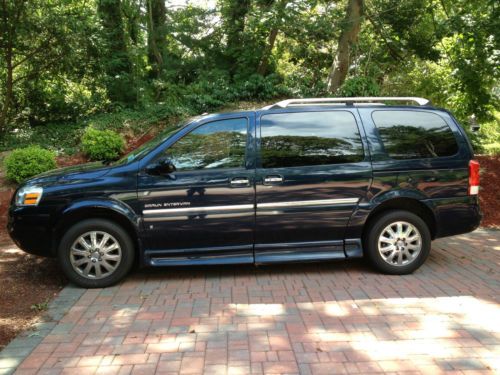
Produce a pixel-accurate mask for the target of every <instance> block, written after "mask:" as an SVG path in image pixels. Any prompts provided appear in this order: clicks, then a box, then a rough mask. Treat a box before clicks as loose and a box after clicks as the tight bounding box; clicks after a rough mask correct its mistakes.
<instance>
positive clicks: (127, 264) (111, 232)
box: [57, 219, 135, 288]
mask: <svg viewBox="0 0 500 375" xmlns="http://www.w3.org/2000/svg"><path fill="white" fill-rule="evenodd" d="M134 253H135V251H134V244H133V242H132V240H131V238H130V236H129V235H128V234H127V233H126V232H125V230H123V228H122V227H120V226H119V225H116V224H115V223H113V222H111V221H108V220H103V219H91V220H85V221H82V222H81V223H78V224H75V225H74V226H72V227H71V228H70V229H68V230H67V231H66V233H65V234H64V236H63V237H62V239H61V241H60V243H59V248H58V253H57V256H58V259H59V264H60V265H61V268H62V269H63V272H64V274H65V275H66V276H67V277H68V279H70V280H71V281H72V282H73V283H75V284H77V285H78V286H81V287H83V288H105V287H107V286H111V285H113V284H116V283H117V282H119V281H120V280H122V279H123V278H124V277H125V276H126V275H127V273H128V272H129V271H130V269H131V268H132V265H133V263H134Z"/></svg>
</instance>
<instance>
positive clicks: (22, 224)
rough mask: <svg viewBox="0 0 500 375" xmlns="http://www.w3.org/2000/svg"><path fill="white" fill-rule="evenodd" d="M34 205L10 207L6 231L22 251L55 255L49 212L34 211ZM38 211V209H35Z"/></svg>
mask: <svg viewBox="0 0 500 375" xmlns="http://www.w3.org/2000/svg"><path fill="white" fill-rule="evenodd" d="M34 209H36V207H11V208H10V210H9V218H8V222H7V231H8V232H9V235H10V237H11V238H12V240H13V241H14V243H15V244H16V245H17V246H18V247H19V248H21V249H22V250H23V251H25V252H27V253H30V254H35V255H41V256H46V257H53V256H55V252H54V246H53V242H52V228H51V222H50V215H49V213H44V212H41V213H38V212H36V213H35V212H34ZM37 211H38V210H37Z"/></svg>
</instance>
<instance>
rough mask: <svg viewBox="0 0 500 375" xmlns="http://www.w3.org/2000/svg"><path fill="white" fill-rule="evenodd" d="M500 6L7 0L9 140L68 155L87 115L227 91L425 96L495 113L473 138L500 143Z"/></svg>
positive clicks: (262, 95)
mask: <svg viewBox="0 0 500 375" xmlns="http://www.w3.org/2000/svg"><path fill="white" fill-rule="evenodd" d="M499 8H500V7H499V3H498V2H497V1H495V0H475V1H472V2H471V1H468V0H453V1H452V0H404V1H401V0H217V1H215V0H212V1H208V0H205V1H203V0H198V1H194V0H193V1H180V0H176V1H168V0H167V1H165V0H35V1H27V0H0V147H1V148H2V149H4V150H5V149H11V148H14V147H19V146H23V145H28V144H32V143H36V144H39V145H42V146H44V147H47V148H51V149H53V150H55V151H59V152H63V153H69V154H71V153H73V152H76V151H78V147H77V146H75V145H76V144H78V141H76V140H77V139H79V138H78V137H79V136H80V135H81V133H82V132H83V129H84V128H85V127H86V126H88V125H89V124H90V125H93V126H96V127H98V128H99V127H100V128H111V129H114V130H118V131H120V132H121V131H123V132H124V134H125V135H127V134H129V133H130V134H140V133H144V132H145V131H146V130H147V128H148V127H149V126H150V125H154V124H160V125H164V124H165V123H166V122H168V121H170V120H169V119H178V118H179V117H182V116H186V115H192V114H199V113H201V112H206V111H211V110H216V109H218V108H220V107H221V106H222V105H225V104H227V103H229V102H233V103H236V102H239V101H248V100H250V101H269V100H271V99H274V98H278V97H298V96H327V95H333V96H336V95H342V96H354V95H420V96H425V97H429V98H430V99H432V100H433V102H434V103H435V104H437V105H440V106H444V107H446V108H449V109H451V110H453V111H454V113H455V114H456V115H457V117H458V118H459V119H460V121H462V123H463V124H466V123H467V122H468V121H469V119H470V118H471V116H473V118H474V119H475V121H478V122H480V123H482V124H486V125H485V126H484V127H483V129H482V130H481V132H480V134H479V135H476V138H478V137H479V138H481V137H482V138H481V141H480V142H476V144H477V145H478V147H482V145H485V146H486V148H488V147H491V148H493V149H496V147H498V148H500V143H499V142H500V141H499V139H498V130H497V127H498V122H497V121H498V117H496V116H498V112H497V111H496V110H497V108H498V96H499V92H500V88H499V86H498V76H499V68H498V67H499V66H500V64H499V63H500V52H499V50H500V48H499V31H498V30H500V12H499ZM488 129H489V130H488ZM476 138H475V139H476ZM479 138H478V139H479ZM492 145H493V146H492Z"/></svg>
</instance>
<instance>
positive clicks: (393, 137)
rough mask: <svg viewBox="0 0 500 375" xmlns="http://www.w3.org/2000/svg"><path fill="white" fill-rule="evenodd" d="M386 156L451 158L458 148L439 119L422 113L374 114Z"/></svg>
mask: <svg viewBox="0 0 500 375" xmlns="http://www.w3.org/2000/svg"><path fill="white" fill-rule="evenodd" d="M372 119H373V122H374V123H375V126H376V127H377V129H378V132H379V134H380V138H381V140H382V143H383V145H384V148H385V152H386V153H387V154H388V156H389V157H390V158H392V159H397V160H404V159H424V158H436V157H443V156H452V155H455V154H456V153H457V152H458V145H457V141H456V139H455V136H454V135H453V132H452V130H451V129H450V127H449V126H448V124H447V123H446V122H445V121H444V119H443V118H441V117H440V116H438V115H436V114H434V113H430V112H422V111H406V110H405V111H394V110H392V111H374V112H373V113H372Z"/></svg>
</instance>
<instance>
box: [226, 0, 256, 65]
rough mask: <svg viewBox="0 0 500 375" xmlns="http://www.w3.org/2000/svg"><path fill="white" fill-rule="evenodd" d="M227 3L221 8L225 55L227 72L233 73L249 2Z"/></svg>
mask: <svg viewBox="0 0 500 375" xmlns="http://www.w3.org/2000/svg"><path fill="white" fill-rule="evenodd" d="M227 3H228V5H227V7H226V8H225V9H223V17H224V19H225V31H226V35H227V51H226V55H227V58H228V63H229V72H230V74H231V75H233V74H234V72H235V70H236V68H237V64H238V58H239V56H240V54H241V51H242V50H243V48H244V46H243V38H242V36H243V31H244V30H245V19H246V16H247V14H248V12H249V11H250V5H251V2H250V0H228V1H227Z"/></svg>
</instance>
